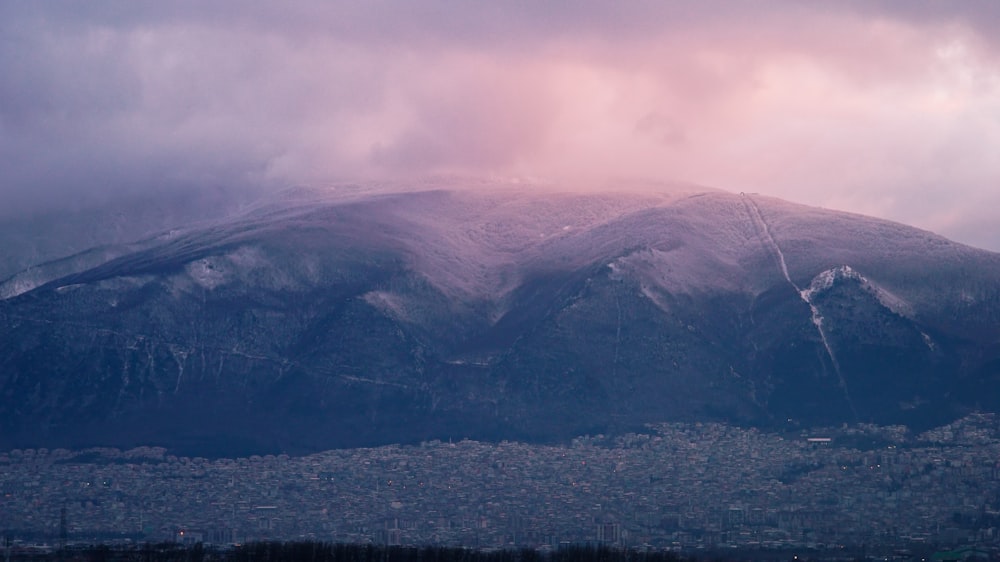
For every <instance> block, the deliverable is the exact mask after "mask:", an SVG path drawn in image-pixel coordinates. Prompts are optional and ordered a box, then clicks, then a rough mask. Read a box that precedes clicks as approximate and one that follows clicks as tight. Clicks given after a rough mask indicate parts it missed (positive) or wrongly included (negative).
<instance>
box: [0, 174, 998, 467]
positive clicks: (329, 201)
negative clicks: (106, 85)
mask: <svg viewBox="0 0 1000 562" xmlns="http://www.w3.org/2000/svg"><path fill="white" fill-rule="evenodd" d="M88 256H89V257H88V259H87V260H83V259H79V258H69V259H68V260H62V261H60V262H56V263H53V264H47V265H42V266H39V267H37V268H35V271H36V273H35V274H34V276H33V277H28V276H26V275H24V274H22V275H20V276H14V277H13V278H11V279H9V280H8V281H7V282H6V283H4V284H3V285H0V294H2V295H3V296H4V297H5V298H4V300H0V446H4V447H10V446H50V447H51V446H80V445H99V444H101V445H116V446H129V445H134V444H156V445H166V446H170V447H175V448H178V449H180V450H185V451H188V452H198V453H201V454H222V453H232V452H247V451H263V450H295V451H300V450H314V449H319V448H329V447H336V446H348V445H359V444H374V443H385V442H399V441H413V440H420V439H428V438H448V437H464V436H470V437H477V438H519V439H529V440H546V439H561V438H565V437H568V436H572V435H575V434H580V433H586V432H595V431H613V430H615V429H634V428H636V427H638V426H640V425H641V424H643V423H648V422H656V421H666V420H707V419H712V420H719V419H722V420H728V421H732V422H737V423H745V424H757V425H763V426H785V425H787V424H799V425H819V424H832V423H841V422H853V421H873V422H880V423H889V422H893V423H897V422H898V423H909V424H915V425H929V424H935V423H938V422H940V421H942V420H944V419H948V418H953V417H956V416H958V415H961V414H963V413H965V412H967V411H969V410H972V409H990V410H996V409H998V408H1000V392H997V390H998V388H1000V386H998V385H1000V380H998V376H1000V255H998V254H994V253H990V252H986V251H982V250H977V249H973V248H969V247H966V246H962V245H960V244H956V243H953V242H950V241H948V240H946V239H944V238H941V237H939V236H936V235H934V234H932V233H929V232H926V231H922V230H917V229H914V228H911V227H907V226H904V225H900V224H896V223H891V222H887V221H882V220H876V219H872V218H868V217H864V216H859V215H853V214H847V213H840V212H834V211H828V210H821V209H815V208H809V207H803V206H800V205H794V204H791V203H787V202H784V201H780V200H777V199H772V198H768V197H763V196H758V195H754V194H731V193H726V192H721V191H715V190H709V189H705V188H699V187H696V186H671V187H669V188H662V187H661V188H650V189H646V190H641V191H639V190H637V191H632V192H623V191H621V190H616V191H611V192H606V193H605V192H585V193H577V192H569V191H566V192H560V191H558V190H556V189H553V188H546V189H540V188H537V187H532V186H512V185H496V184H488V183H481V184H477V185H473V186H454V185H451V184H447V185H444V186H443V187H442V186H434V185H431V186H417V187H413V186H410V187H409V188H407V189H398V190H397V189H394V188H391V187H390V188H385V187H383V188H379V189H371V188H367V187H353V188H347V187H341V188H337V189H330V190H298V191H294V192H289V193H286V194H283V195H282V196H281V197H276V198H272V199H270V200H268V201H265V202H262V203H261V204H259V205H257V206H256V207H254V208H252V209H250V210H249V211H248V212H247V213H245V214H244V215H242V216H240V217H238V218H235V219H231V220H225V221H220V222H216V223H213V224H209V225H204V226H203V227H201V228H195V229H190V230H187V231H183V232H176V233H173V234H168V235H163V236H160V237H158V238H154V239H149V240H146V241H142V242H138V243H136V244H135V245H133V246H130V247H128V248H126V249H125V250H123V251H120V252H118V253H116V254H113V255H107V256H100V257H98V258H94V257H93V253H91V254H88ZM74 260H75V261H74ZM95 262H96V263H95ZM39 272H40V273H39Z"/></svg>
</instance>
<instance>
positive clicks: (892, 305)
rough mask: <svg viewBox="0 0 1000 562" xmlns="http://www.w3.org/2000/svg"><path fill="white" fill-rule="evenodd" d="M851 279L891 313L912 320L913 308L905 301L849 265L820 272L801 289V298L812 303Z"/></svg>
mask: <svg viewBox="0 0 1000 562" xmlns="http://www.w3.org/2000/svg"><path fill="white" fill-rule="evenodd" d="M846 279H851V280H854V281H856V282H858V284H860V285H861V287H862V288H863V289H865V290H866V291H868V292H869V293H871V294H872V295H873V296H874V297H875V298H876V299H878V302H879V303H880V304H881V305H882V306H884V307H886V308H888V309H889V310H891V311H892V312H894V313H896V314H898V315H899V316H902V317H904V318H909V319H912V318H913V307H912V306H910V304H909V303H907V302H906V301H905V300H903V299H901V298H900V297H898V296H896V295H894V294H893V293H891V292H890V291H887V290H886V289H883V288H882V287H879V286H878V285H876V284H875V283H873V282H872V281H870V280H869V279H868V278H866V277H865V276H864V275H862V274H861V273H859V272H858V271H856V270H855V269H853V268H852V267H851V266H849V265H841V266H839V267H834V268H830V269H827V270H826V271H823V272H820V273H819V274H818V275H816V276H815V277H813V279H812V281H811V282H810V283H809V286H808V287H806V288H805V289H802V291H801V296H802V299H803V300H805V301H806V302H812V301H813V299H814V298H815V297H816V296H817V295H821V294H822V293H825V292H826V291H829V290H830V289H831V288H833V286H834V285H835V284H836V283H837V281H840V280H846Z"/></svg>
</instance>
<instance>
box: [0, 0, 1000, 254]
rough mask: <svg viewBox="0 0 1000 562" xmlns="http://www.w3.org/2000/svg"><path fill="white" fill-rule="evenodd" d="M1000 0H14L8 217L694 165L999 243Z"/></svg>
mask: <svg viewBox="0 0 1000 562" xmlns="http://www.w3.org/2000/svg"><path fill="white" fill-rule="evenodd" d="M997 29H1000V2H994V1H993V0H979V1H976V0H968V1H965V2H945V1H931V0H898V1H885V2H867V1H860V0H859V1H849V0H839V1H836V2H833V1H830V2H802V1H798V0H795V1H792V0H788V1H780V0H761V1H754V2H745V1H741V0H730V1H721V0H720V1H711V0H709V1H706V0H699V1H697V2H695V1H691V2H666V1H658V0H657V1H653V0H649V1H645V0H636V1H634V2H627V3H620V2H604V1H597V0H594V1H580V2H565V1H555V0H553V1H551V2H538V1H534V0H525V1H504V2H459V1H443V0H420V1H396V2H388V1H381V0H365V1H358V2H352V1H344V2H326V1H316V2H308V1H301V2H300V1H291V2H252V1H247V2H228V1H219V2H202V1H171V2H132V1H125V0H122V1H121V2H100V1H89V2H34V1H23V2H22V1H20V0H5V1H4V2H2V3H0V76H2V79H0V169H2V170H3V172H2V174H0V202H3V203H2V204H0V219H2V217H3V216H4V213H6V214H7V215H8V216H9V215H11V214H13V213H24V212H28V211H30V210H32V209H37V208H39V207H42V206H45V205H48V204H52V202H53V201H56V202H58V201H70V200H72V197H67V195H79V194H93V193H97V194H106V195H111V196H114V195H116V194H119V193H136V192H141V191H143V190H169V189H189V188H192V187H195V188H200V187H202V186H204V187H218V186H222V187H227V188H233V187H247V188H276V187H286V186H288V185H292V184H300V183H313V184H315V183H323V182H327V181H341V180H353V179H365V178H394V177H404V178H405V177H413V176H415V175H432V174H439V173H456V174H472V175H477V176H499V177H527V178H540V179H545V180H547V181H554V182H559V183H564V184H566V185H573V184H580V185H583V184H587V183H593V182H598V183H602V182H603V181H604V180H606V179H608V178H637V179H662V180H683V181H689V182H695V183H700V184H704V185H710V186H714V187H719V188H722V189H727V190H730V191H735V192H738V191H757V192H761V193H766V194H770V195H775V196H778V197H783V198H786V199H790V200H793V201H797V202H802V203H807V204H812V205H820V206H825V207H829V208H836V209H843V210H850V211H856V212H861V213H865V214H871V215H875V216H879V217H885V218H889V219H893V220H898V221H901V222H906V223H909V224H914V225H917V226H920V227H923V228H927V229H930V230H934V231H936V232H940V233H942V234H945V235H947V236H949V237H951V238H954V239H957V240H960V241H963V242H966V243H970V244H973V245H977V246H980V247H985V248H990V249H993V250H1000V34H998V33H996V30H997Z"/></svg>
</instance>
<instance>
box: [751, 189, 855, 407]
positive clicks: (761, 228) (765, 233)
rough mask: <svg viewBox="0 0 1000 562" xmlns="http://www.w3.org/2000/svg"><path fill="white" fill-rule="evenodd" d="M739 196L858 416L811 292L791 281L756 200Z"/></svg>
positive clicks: (785, 264)
mask: <svg viewBox="0 0 1000 562" xmlns="http://www.w3.org/2000/svg"><path fill="white" fill-rule="evenodd" d="M740 196H741V197H742V198H743V202H744V204H745V206H746V209H747V214H749V215H750V221H751V222H752V223H753V225H754V229H755V230H756V231H757V233H758V235H759V236H760V239H761V241H762V242H764V245H766V246H767V247H768V248H769V249H770V250H771V252H772V253H773V254H774V256H775V257H776V258H777V259H778V265H779V266H780V268H781V274H782V275H783V276H784V277H785V281H787V282H788V284H789V285H791V286H792V288H793V289H795V292H796V293H798V295H799V298H801V299H802V302H804V303H806V305H808V306H809V311H810V313H811V316H812V323H813V325H814V326H816V332H817V333H818V334H819V339H820V340H821V341H822V342H823V347H824V349H826V354H827V356H828V357H829V358H830V363H831V364H833V371H834V372H835V373H836V374H837V381H838V384H839V385H840V389H841V390H842V391H843V393H844V400H846V401H847V405H848V406H849V407H850V408H851V413H852V414H853V415H854V418H855V419H857V418H858V411H857V409H856V408H855V407H854V401H853V400H851V394H850V392H848V390H847V381H846V380H844V375H843V373H841V371H840V362H839V361H837V356H836V354H835V353H834V352H833V347H831V346H830V341H829V339H827V337H826V330H824V329H823V315H822V314H821V313H820V311H819V309H818V308H817V307H816V305H815V304H813V302H812V293H811V292H810V291H808V290H803V289H802V288H800V287H799V286H798V285H796V284H795V281H792V277H791V275H789V274H788V264H787V263H786V262H785V254H784V253H783V252H782V251H781V247H780V246H778V243H777V242H776V241H775V240H774V236H772V235H771V227H770V226H769V225H768V224H767V221H766V220H764V215H762V214H761V212H760V207H758V206H757V202H756V201H754V200H753V198H752V197H750V196H749V195H746V194H745V193H741V194H740Z"/></svg>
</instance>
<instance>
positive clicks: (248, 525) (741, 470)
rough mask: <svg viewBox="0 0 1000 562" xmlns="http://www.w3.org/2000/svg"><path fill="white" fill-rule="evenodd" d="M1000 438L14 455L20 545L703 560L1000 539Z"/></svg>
mask: <svg viewBox="0 0 1000 562" xmlns="http://www.w3.org/2000/svg"><path fill="white" fill-rule="evenodd" d="M998 459H1000V427H998V423H997V420H996V418H995V416H994V415H992V414H973V415H970V416H968V417H965V418H963V419H960V420H958V421H956V422H954V423H952V424H950V425H947V426H944V427H941V428H937V429H935V430H932V431H928V432H925V433H920V434H912V433H910V432H909V431H908V430H907V429H906V428H904V427H902V426H891V427H879V426H871V425H856V426H849V427H848V426H845V427H841V428H837V429H830V430H826V431H815V430H814V431H808V432H805V431H798V432H786V433H782V434H780V435H779V434H775V433H768V432H763V431H760V430H757V429H743V428H737V427H731V426H726V425H721V424H708V423H703V424H663V425H655V426H649V428H648V431H646V432H643V433H630V434H626V435H622V436H618V437H614V438H611V437H605V436H600V435H599V436H589V437H581V438H577V439H575V440H574V441H573V442H572V443H568V444H564V445H558V446H556V445H529V444H523V443H514V442H501V443H498V444H490V443H483V442H476V441H470V440H462V441H458V442H451V443H449V442H441V441H433V442H425V443H422V444H419V445H414V446H399V445H391V446H385V447H378V448H368V449H350V450H334V451H327V452H323V453H320V454H314V455H310V456H305V457H289V456H287V455H276V456H275V455H267V456H251V457H249V458H239V459H211V460H210V459H205V458H178V457H175V456H172V455H169V454H167V452H166V451H165V450H164V449H160V448H137V449H133V450H129V451H118V450H115V449H89V450H86V451H77V452H72V451H67V450H61V449H57V450H51V451H49V450H45V449H39V450H14V451H10V452H6V453H0V498H2V504H3V509H2V510H0V530H4V529H6V531H3V532H4V533H5V534H7V535H8V537H13V538H14V539H16V540H22V541H28V540H32V541H35V542H37V543H48V544H56V543H58V542H59V541H67V540H68V541H70V542H71V543H72V542H79V543H84V542H86V543H92V542H96V541H112V540H118V541H123V540H131V541H136V542H138V541H176V542H180V543H192V544H193V543H197V542H203V543H206V544H217V545H229V544H239V543H244V542H250V541H260V540H315V541H327V542H346V543H375V544H387V545H442V546H467V547H476V548H525V547H527V548H537V549H542V550H547V549H553V548H558V547H559V546H560V545H567V544H605V545H611V546H616V547H631V548H641V549H662V550H675V551H695V550H698V549H706V548H714V549H718V548H740V549H795V548H804V549H809V548H812V549H827V550H828V549H835V548H841V547H842V548H858V547H861V546H863V545H878V547H879V548H882V549H887V552H888V551H900V550H903V549H907V548H911V547H915V546H919V545H946V546H962V545H966V546H980V547H989V546H994V545H996V544H997V543H998V542H1000V535H998V530H997V528H998V527H1000V512H998V507H1000V461H998Z"/></svg>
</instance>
